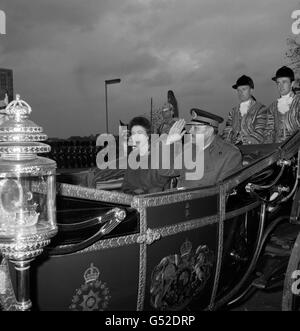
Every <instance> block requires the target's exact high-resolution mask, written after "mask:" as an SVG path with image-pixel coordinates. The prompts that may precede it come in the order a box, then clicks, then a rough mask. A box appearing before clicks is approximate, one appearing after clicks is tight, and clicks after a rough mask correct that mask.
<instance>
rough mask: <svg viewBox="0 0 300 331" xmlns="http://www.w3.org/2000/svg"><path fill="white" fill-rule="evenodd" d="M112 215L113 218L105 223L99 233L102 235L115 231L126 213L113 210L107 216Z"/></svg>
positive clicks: (117, 209)
mask: <svg viewBox="0 0 300 331" xmlns="http://www.w3.org/2000/svg"><path fill="white" fill-rule="evenodd" d="M110 214H113V215H114V216H113V218H112V219H111V220H110V221H108V222H107V223H105V224H104V225H103V226H102V227H101V229H100V231H99V232H101V233H102V234H103V235H106V234H108V233H110V232H111V231H112V230H113V229H115V228H116V227H117V226H118V225H119V224H120V223H121V222H122V221H124V219H125V218H126V211H125V210H124V209H121V208H114V209H112V210H111V211H110V212H108V213H107V215H110Z"/></svg>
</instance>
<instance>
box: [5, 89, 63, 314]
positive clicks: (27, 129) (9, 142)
mask: <svg viewBox="0 0 300 331" xmlns="http://www.w3.org/2000/svg"><path fill="white" fill-rule="evenodd" d="M6 113H7V114H8V115H9V119H8V120H7V121H5V122H4V123H3V124H2V125H0V155H1V157H0V252H1V254H2V255H3V257H5V258H7V259H9V260H10V261H11V262H12V263H13V264H14V267H15V270H16V300H17V307H16V309H18V310H27V309H29V308H30V307H31V301H30V293H29V268H30V262H31V261H32V260H33V259H34V258H35V257H36V256H38V255H39V254H41V253H42V251H43V248H44V247H45V246H46V245H48V244H49V242H50V238H51V237H53V236H54V235H55V234H56V232H57V227H56V207H55V206H56V205H55V196H56V192H55V169H56V163H55V162H54V161H52V160H50V159H47V158H44V157H40V156H38V155H37V154H40V153H48V152H49V151H50V146H48V145H46V144H44V143H41V141H44V140H46V139H47V136H46V135H45V134H44V133H43V129H42V128H41V127H39V126H37V125H36V124H35V123H34V122H32V121H31V120H29V119H28V116H29V114H30V113H31V107H30V106H29V105H28V104H27V103H26V102H25V101H23V100H21V99H20V96H19V95H17V96H16V100H14V101H12V102H11V103H10V104H9V105H8V106H7V107H6Z"/></svg>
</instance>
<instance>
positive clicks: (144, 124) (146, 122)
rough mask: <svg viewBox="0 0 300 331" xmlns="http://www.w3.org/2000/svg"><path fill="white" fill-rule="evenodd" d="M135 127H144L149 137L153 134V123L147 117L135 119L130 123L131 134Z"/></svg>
mask: <svg viewBox="0 0 300 331" xmlns="http://www.w3.org/2000/svg"><path fill="white" fill-rule="evenodd" d="M135 125H139V126H142V127H143V128H144V129H145V130H146V132H147V135H148V136H149V135H150V134H151V123H150V121H149V120H148V119H147V118H146V117H142V116H138V117H134V118H133V119H132V120H131V121H130V122H129V125H128V130H129V132H131V129H132V128H133V127H134V126H135Z"/></svg>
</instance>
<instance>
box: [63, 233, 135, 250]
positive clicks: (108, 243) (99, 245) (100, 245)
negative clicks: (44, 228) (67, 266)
mask: <svg viewBox="0 0 300 331" xmlns="http://www.w3.org/2000/svg"><path fill="white" fill-rule="evenodd" d="M139 235H140V234H139V233H137V234H132V235H129V236H124V237H116V238H111V239H104V240H100V241H98V242H96V243H95V244H93V245H92V246H90V247H88V248H85V249H83V250H81V251H79V252H75V253H72V254H70V255H78V254H85V253H91V252H97V251H101V250H104V249H110V248H118V247H122V246H129V245H133V244H136V243H137V238H138V237H139ZM69 246H71V245H64V246H58V248H61V247H66V248H67V247H69Z"/></svg>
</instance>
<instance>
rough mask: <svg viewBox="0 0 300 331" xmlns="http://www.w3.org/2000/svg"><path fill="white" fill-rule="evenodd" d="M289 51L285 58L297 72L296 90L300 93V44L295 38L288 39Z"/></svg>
mask: <svg viewBox="0 0 300 331" xmlns="http://www.w3.org/2000/svg"><path fill="white" fill-rule="evenodd" d="M287 47H288V50H287V52H286V53H285V56H286V58H287V60H288V63H287V64H288V66H290V67H291V68H293V70H294V71H295V74H296V77H295V83H296V84H295V90H296V91H297V92H299V91H300V78H299V77H300V43H299V42H297V41H296V39H294V38H288V39H287Z"/></svg>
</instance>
